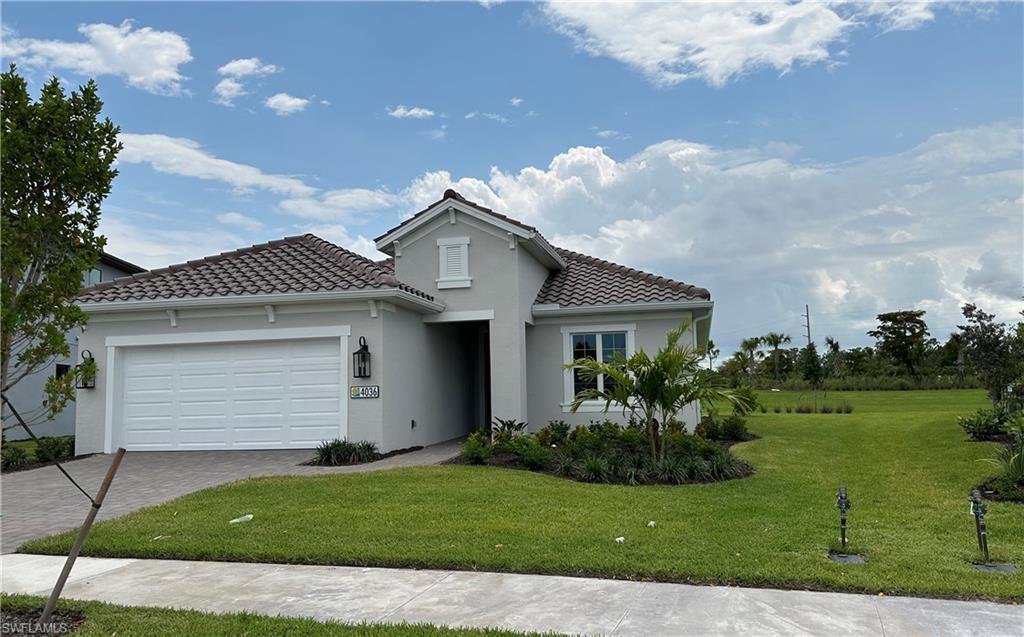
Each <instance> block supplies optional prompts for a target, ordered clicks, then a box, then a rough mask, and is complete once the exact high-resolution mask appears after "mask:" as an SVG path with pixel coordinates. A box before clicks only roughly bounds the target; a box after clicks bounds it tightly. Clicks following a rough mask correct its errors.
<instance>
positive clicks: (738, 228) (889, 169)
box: [400, 123, 1024, 350]
mask: <svg viewBox="0 0 1024 637" xmlns="http://www.w3.org/2000/svg"><path fill="white" fill-rule="evenodd" d="M799 152H800V151H799V149H797V148H794V147H792V146H790V145H787V144H768V145H765V146H763V147H754V148H718V147H714V146H709V145H706V144H700V143H694V142H691V141H687V140H666V141H664V142H660V143H658V144H653V145H651V146H648V147H647V148H645V149H643V150H642V151H640V152H638V153H636V154H635V155H632V156H628V157H624V158H616V157H613V156H611V155H609V154H608V153H607V152H606V151H605V150H604V149H602V148H600V147H576V148H570V149H568V150H567V151H565V152H564V153H561V154H559V155H557V156H555V157H554V158H553V159H552V160H551V161H550V162H549V163H548V165H547V166H544V167H534V166H528V167H526V168H522V169H520V170H518V171H516V172H508V171H505V170H502V169H500V168H492V170H491V172H490V174H489V175H486V176H485V177H484V178H478V177H472V176H466V177H455V176H453V175H451V174H450V173H449V172H447V171H443V170H439V171H431V172H427V173H424V174H422V175H421V176H419V177H418V178H417V179H415V180H414V181H413V182H412V183H410V184H409V186H407V187H406V188H405V189H404V190H402V191H401V193H400V194H401V196H402V198H403V200H404V205H405V206H406V208H407V209H408V210H410V211H412V210H417V209H419V208H421V207H422V206H424V205H426V204H429V203H431V202H433V201H436V200H437V198H438V196H439V195H440V193H441V192H443V191H444V189H445V188H455V189H456V190H458V191H459V192H461V193H462V194H463V195H465V196H466V197H468V198H469V199H471V200H474V201H477V202H479V203H481V204H482V205H484V206H487V207H489V208H492V209H495V210H498V211H500V212H503V213H506V214H509V215H510V216H512V217H514V218H517V219H520V220H522V221H525V222H527V223H531V224H533V225H536V226H537V227H539V228H540V229H541V230H542V231H543V232H544V234H545V236H546V237H548V238H549V239H550V240H551V241H552V242H553V243H554V244H556V245H561V246H564V247H566V248H570V249H574V250H578V251H581V252H584V253H588V254H594V255H596V256H600V257H604V258H607V259H610V260H613V261H616V262H618V263H623V264H625V265H630V266H633V267H638V268H642V269H645V270H648V271H653V272H656V273H660V274H664V275H666V276H670V277H672V278H676V279H679V280H683V281H687V282H692V283H695V284H697V285H702V286H705V287H708V288H709V289H710V290H711V293H712V296H713V298H715V299H716V303H717V306H716V310H715V328H714V329H715V331H714V333H713V337H714V338H715V340H716V341H717V342H719V345H721V346H723V349H724V350H728V349H729V348H732V347H734V346H735V344H736V343H737V342H738V341H739V339H740V338H741V337H744V336H750V335H754V334H757V333H760V332H759V330H765V331H767V330H768V329H774V330H776V331H786V332H788V333H795V332H797V331H798V329H799V326H800V324H801V322H802V318H801V317H800V314H801V313H802V312H803V307H804V304H805V303H810V304H811V307H812V312H814V313H815V314H816V315H817V316H818V320H817V321H815V322H814V323H812V325H813V326H814V327H815V329H816V338H819V340H820V338H821V337H823V336H824V335H825V334H832V335H834V336H837V337H838V338H840V340H841V341H843V342H844V343H850V344H857V343H867V342H869V341H870V339H868V338H867V337H866V335H865V334H864V328H865V323H864V321H867V322H868V324H870V323H871V321H872V319H873V317H874V315H875V314H877V313H879V312H882V311H887V310H891V309H896V308H901V307H902V308H907V307H920V308H922V309H927V310H928V315H927V318H928V320H929V324H930V325H931V326H932V327H933V332H934V333H935V334H936V336H937V337H938V338H945V335H946V334H947V333H948V331H949V330H950V329H953V326H955V324H956V322H957V321H958V320H959V318H958V312H959V309H958V308H959V305H960V304H961V303H962V302H965V301H968V300H974V301H977V302H979V303H981V304H982V306H983V307H985V308H986V309H988V310H989V311H994V312H996V313H997V314H998V315H1000V316H1001V317H1003V318H1005V319H1010V318H1013V317H1014V315H1015V312H1016V311H1017V310H1019V306H1020V299H1019V298H1017V296H1018V295H1019V294H1020V289H1021V288H1020V284H1021V280H1020V274H1021V273H1020V271H1019V270H1020V267H1021V264H1020V256H1019V255H1020V246H1021V245H1022V244H1024V227H1022V219H1024V202H1022V200H1021V197H1020V192H1021V191H1022V189H1024V178H1022V175H1024V171H1022V168H1024V166H1022V160H1021V157H1022V153H1024V139H1022V132H1021V129H1019V128H1017V127H1015V126H1012V125H1008V124H1003V123H996V124H991V125H987V126H979V127H976V128H968V129H962V130H957V131H950V132H948V133H942V134H938V135H933V136H932V137H930V138H928V139H926V140H925V141H923V142H921V143H920V144H918V145H916V146H914V147H911V148H908V149H907V150H905V151H904V152H901V153H897V154H893V155H886V156H878V157H865V158H861V159H857V160H851V161H847V162H841V163H834V164H833V163H810V162H807V161H801V160H800V156H799ZM997 255H1017V256H1016V257H1014V259H1011V258H1009V257H1002V256H997ZM751 316H756V317H758V320H757V321H751V320H749V317H751ZM755 323H756V324H755ZM762 323H763V325H762Z"/></svg>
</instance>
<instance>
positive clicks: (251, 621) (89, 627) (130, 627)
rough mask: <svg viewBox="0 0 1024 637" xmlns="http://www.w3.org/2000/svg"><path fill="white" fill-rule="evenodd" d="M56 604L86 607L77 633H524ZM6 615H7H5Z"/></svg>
mask: <svg viewBox="0 0 1024 637" xmlns="http://www.w3.org/2000/svg"><path fill="white" fill-rule="evenodd" d="M0 600H2V605H3V612H4V615H6V614H7V613H9V612H17V611H19V610H31V609H35V608H42V606H43V604H44V603H45V602H46V600H45V599H44V598H42V597H26V596H21V595H4V596H2V597H0ZM58 609H74V610H79V611H82V612H83V613H85V618H86V619H85V622H84V623H83V624H82V625H81V626H80V627H79V628H78V630H76V631H75V632H74V633H73V634H74V635H75V636H76V637H79V636H80V637H101V636H102V637H109V636H110V635H118V636H119V637H130V636H132V635H144V636H145V637H160V636H162V635H166V636H167V637H179V636H180V635H194V636H196V637H212V636H215V635H224V636H225V637H226V636H228V635H246V636H247V637H279V636H280V635H303V636H304V637H305V636H309V637H321V636H322V637H516V636H520V637H522V636H523V633H513V632H508V631H500V630H473V629H452V628H440V627H437V626H430V625H427V624H393V625H388V624H338V623H326V622H318V621H314V620H312V619H289V618H282V617H264V616H261V615H253V614H250V613H237V614H229V615H213V614H209V613H199V612H195V611H183V610H166V609H160V608H140V607H135V606H117V605H113V604H101V603H99V602H78V601H62V602H61V603H60V605H59V606H58ZM4 620H5V621H7V617H6V616H5V617H4Z"/></svg>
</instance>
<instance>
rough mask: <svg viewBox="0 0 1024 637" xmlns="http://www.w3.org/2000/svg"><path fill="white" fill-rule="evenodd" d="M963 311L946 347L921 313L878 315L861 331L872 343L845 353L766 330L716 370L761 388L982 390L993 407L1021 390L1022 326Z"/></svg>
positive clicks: (829, 344) (833, 343)
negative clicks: (1011, 391)
mask: <svg viewBox="0 0 1024 637" xmlns="http://www.w3.org/2000/svg"><path fill="white" fill-rule="evenodd" d="M962 312H963V315H964V320H965V321H964V324H963V325H959V326H958V331H957V332H954V333H953V334H951V335H950V336H949V338H947V339H946V341H945V342H940V341H939V340H937V339H936V338H934V337H933V336H932V335H931V333H930V332H929V329H928V324H927V322H926V321H925V318H924V317H925V310H900V311H896V312H886V313H883V314H879V315H877V317H876V319H877V321H878V325H877V327H875V328H874V329H872V330H869V331H868V332H867V334H868V336H871V337H872V338H874V339H875V345H874V346H866V347H851V348H847V349H844V348H843V347H842V345H841V344H840V343H839V341H838V340H837V339H835V338H833V337H831V336H828V337H826V338H825V343H824V348H823V349H822V350H821V351H820V352H819V350H818V348H817V346H816V344H815V343H813V342H811V343H810V344H808V345H806V346H804V347H786V346H787V345H789V344H790V343H792V341H793V339H792V337H791V336H790V335H788V334H784V333H781V332H769V333H767V334H765V335H763V336H752V337H749V338H745V339H743V340H742V341H741V342H740V347H739V350H738V351H736V352H735V353H734V354H733V355H732V356H731V357H730V358H728V359H726V360H725V361H723V362H722V363H721V364H720V365H718V367H717V370H718V372H719V373H720V374H722V375H723V376H724V377H726V378H727V379H728V380H729V381H730V382H731V383H732V384H733V385H735V386H740V385H749V386H752V387H755V388H759V389H768V388H778V389H797V390H802V389H816V388H822V389H836V390H838V389H851V390H857V389H864V390H869V389H873V390H878V389H946V388H968V387H983V388H985V389H986V390H987V391H988V393H989V397H990V398H991V399H992V400H993V402H999V401H1000V400H1002V399H1003V398H1004V394H1005V393H1006V391H1007V388H1010V387H1013V386H1014V385H1017V386H1018V387H1019V389H1018V391H1017V392H1016V393H1017V394H1021V393H1024V322H1018V323H1016V324H1012V325H1008V324H1005V323H997V322H996V321H995V317H994V316H993V315H992V314H988V313H986V312H984V311H983V310H981V309H980V308H978V307H977V306H975V305H973V304H968V305H965V306H963V308H962ZM1022 315H1024V312H1022ZM708 352H709V356H708V364H709V366H710V365H713V363H714V359H715V358H717V357H719V356H720V353H719V351H718V350H717V348H715V347H714V344H713V343H710V344H709V347H708ZM711 354H713V356H712V355H711Z"/></svg>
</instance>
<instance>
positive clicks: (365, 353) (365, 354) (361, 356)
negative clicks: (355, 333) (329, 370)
mask: <svg viewBox="0 0 1024 637" xmlns="http://www.w3.org/2000/svg"><path fill="white" fill-rule="evenodd" d="M352 375H353V376H354V377H356V378H369V377H370V348H369V347H368V346H367V345H366V337H365V336H360V337H359V349H357V350H356V351H355V353H353V354H352Z"/></svg>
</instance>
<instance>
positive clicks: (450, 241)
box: [437, 237, 473, 289]
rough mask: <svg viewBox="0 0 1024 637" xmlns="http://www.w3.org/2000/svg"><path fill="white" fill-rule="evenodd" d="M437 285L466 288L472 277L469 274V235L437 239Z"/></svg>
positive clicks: (443, 287)
mask: <svg viewBox="0 0 1024 637" xmlns="http://www.w3.org/2000/svg"><path fill="white" fill-rule="evenodd" d="M437 255H438V266H437V272H438V275H437V287H438V289H445V288H468V287H469V286H470V285H471V284H472V281H473V279H472V278H471V277H470V276H469V237H449V238H443V239H438V240H437Z"/></svg>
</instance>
